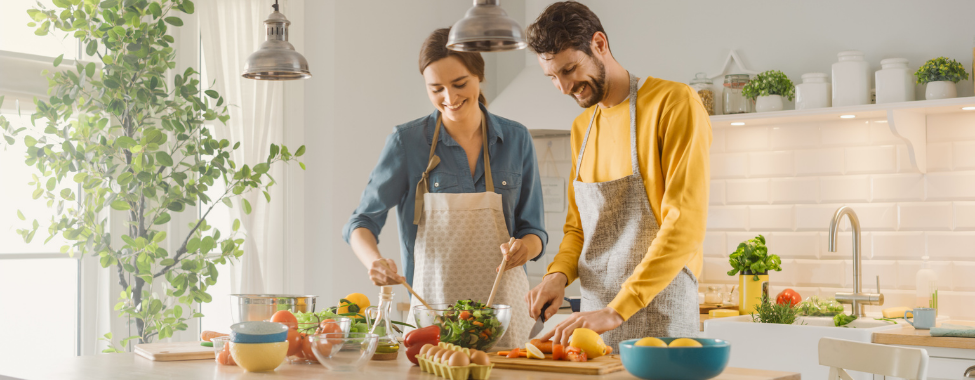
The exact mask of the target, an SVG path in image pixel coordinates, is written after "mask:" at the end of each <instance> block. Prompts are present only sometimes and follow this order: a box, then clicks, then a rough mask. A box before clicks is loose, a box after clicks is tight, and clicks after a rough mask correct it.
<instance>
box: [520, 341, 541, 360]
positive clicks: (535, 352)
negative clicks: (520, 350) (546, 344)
mask: <svg viewBox="0 0 975 380" xmlns="http://www.w3.org/2000/svg"><path fill="white" fill-rule="evenodd" d="M525 351H528V358H529V359H545V354H543V353H542V350H539V349H538V347H535V345H534V344H531V343H525Z"/></svg>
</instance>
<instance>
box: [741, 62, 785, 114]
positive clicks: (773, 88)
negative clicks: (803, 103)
mask: <svg viewBox="0 0 975 380" xmlns="http://www.w3.org/2000/svg"><path fill="white" fill-rule="evenodd" d="M741 94H742V95H744V96H745V97H746V98H748V99H751V100H754V101H755V112H770V111H781V110H782V108H783V107H784V105H783V101H782V98H783V97H785V98H787V99H789V101H792V99H794V98H795V94H796V86H795V85H793V84H792V81H791V80H789V77H787V76H785V74H783V73H782V72H781V71H778V70H769V71H766V72H763V73H761V74H758V75H757V76H756V77H755V79H752V80H751V81H750V82H748V84H746V85H745V88H743V89H742V90H741Z"/></svg>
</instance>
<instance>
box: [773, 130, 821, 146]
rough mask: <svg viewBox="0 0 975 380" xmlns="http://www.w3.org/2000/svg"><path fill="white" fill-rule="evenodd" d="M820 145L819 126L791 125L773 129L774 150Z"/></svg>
mask: <svg viewBox="0 0 975 380" xmlns="http://www.w3.org/2000/svg"><path fill="white" fill-rule="evenodd" d="M819 144H820V139H819V125H816V124H789V125H786V126H783V127H772V149H788V148H803V147H814V146H818V145H819Z"/></svg>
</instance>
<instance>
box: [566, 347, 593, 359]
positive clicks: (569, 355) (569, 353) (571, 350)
mask: <svg viewBox="0 0 975 380" xmlns="http://www.w3.org/2000/svg"><path fill="white" fill-rule="evenodd" d="M565 358H566V360H568V361H570V362H585V361H589V358H588V357H587V356H586V352H585V351H583V350H582V349H581V348H579V347H567V348H566V349H565Z"/></svg>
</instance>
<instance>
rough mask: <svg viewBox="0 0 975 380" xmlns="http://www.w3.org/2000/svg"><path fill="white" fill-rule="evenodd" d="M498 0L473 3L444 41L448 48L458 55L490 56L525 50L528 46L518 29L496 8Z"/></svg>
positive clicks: (509, 18)
mask: <svg viewBox="0 0 975 380" xmlns="http://www.w3.org/2000/svg"><path fill="white" fill-rule="evenodd" d="M498 1H499V0H474V7H472V8H471V9H469V10H467V14H466V15H464V18H462V19H460V21H457V23H455V24H454V26H453V27H452V28H450V34H449V36H448V37H447V48H448V49H450V50H457V51H471V52H491V51H510V50H518V49H524V48H525V47H527V46H528V43H527V42H525V38H524V36H523V35H522V32H521V26H519V25H518V23H517V22H515V20H513V19H512V18H511V17H508V14H507V13H506V12H505V11H504V9H501V6H500V5H498Z"/></svg>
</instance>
